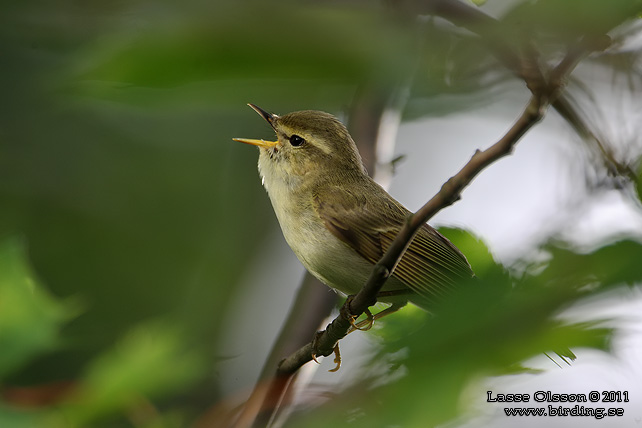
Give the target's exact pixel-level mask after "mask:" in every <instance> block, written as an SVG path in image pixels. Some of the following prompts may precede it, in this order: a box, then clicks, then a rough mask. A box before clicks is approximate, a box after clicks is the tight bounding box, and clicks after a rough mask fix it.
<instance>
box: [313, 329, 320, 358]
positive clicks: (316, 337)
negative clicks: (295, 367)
mask: <svg viewBox="0 0 642 428" xmlns="http://www.w3.org/2000/svg"><path fill="white" fill-rule="evenodd" d="M321 334H322V332H320V331H317V332H316V333H315V334H314V339H312V354H311V357H312V360H313V361H314V362H315V363H317V364H321V363H320V362H319V360H317V354H316V353H315V351H316V349H317V342H318V341H319V336H320V335H321Z"/></svg>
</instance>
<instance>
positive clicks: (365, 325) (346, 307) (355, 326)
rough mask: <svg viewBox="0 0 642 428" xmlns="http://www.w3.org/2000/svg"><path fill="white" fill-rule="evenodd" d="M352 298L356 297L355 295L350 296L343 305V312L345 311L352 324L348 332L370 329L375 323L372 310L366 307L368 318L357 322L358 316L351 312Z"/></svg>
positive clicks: (344, 314) (345, 316) (344, 313)
mask: <svg viewBox="0 0 642 428" xmlns="http://www.w3.org/2000/svg"><path fill="white" fill-rule="evenodd" d="M352 299H354V296H352V295H351V296H348V298H347V299H346V302H345V303H344V304H343V306H342V307H341V312H342V313H343V316H344V318H346V319H347V320H348V321H349V322H350V325H351V326H352V328H351V329H350V331H349V332H348V333H351V332H353V331H355V330H361V331H367V330H370V329H371V328H372V326H373V325H374V321H375V317H374V316H373V315H372V312H370V310H369V309H366V310H365V311H364V314H366V319H365V320H363V321H360V322H358V323H357V322H356V321H357V318H358V316H355V315H353V314H352V313H351V312H350V302H351V301H352Z"/></svg>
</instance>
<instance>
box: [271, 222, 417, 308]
mask: <svg viewBox="0 0 642 428" xmlns="http://www.w3.org/2000/svg"><path fill="white" fill-rule="evenodd" d="M311 229H314V230H315V233H308V234H307V235H306V239H303V240H302V239H296V240H293V239H291V237H290V236H288V235H289V233H288V232H287V231H286V230H283V234H284V236H285V238H286V241H287V242H288V244H289V245H290V248H292V251H293V252H294V253H295V254H296V256H297V258H298V259H299V260H300V261H301V263H302V264H303V266H305V268H306V269H307V270H308V271H309V272H310V273H311V274H312V275H314V276H315V277H316V278H317V279H319V280H320V281H321V282H323V283H324V284H326V285H327V286H329V287H331V288H333V289H335V290H337V291H339V292H341V293H343V294H346V295H350V294H356V293H358V292H359V290H360V289H361V287H363V285H364V284H365V283H366V281H367V279H368V277H369V276H370V274H371V272H372V269H373V267H374V266H373V265H372V263H370V262H368V261H367V260H366V259H364V258H363V257H362V256H361V255H359V254H358V253H357V252H356V251H354V250H353V249H352V248H350V247H349V246H348V245H347V244H345V243H344V242H342V241H340V240H339V239H338V238H337V237H336V236H334V235H333V234H332V233H330V232H329V231H328V230H327V229H326V228H325V227H324V226H321V227H311ZM308 230H310V229H308ZM404 289H407V287H406V285H405V284H403V283H402V282H401V281H400V280H398V279H397V278H396V277H394V276H393V277H390V278H389V279H388V281H387V282H386V284H385V285H384V287H383V289H382V290H384V291H385V290H404ZM407 298H408V296H405V297H404V296H402V299H401V300H406V299H407ZM388 300H390V301H396V300H398V299H381V301H384V302H385V301H388Z"/></svg>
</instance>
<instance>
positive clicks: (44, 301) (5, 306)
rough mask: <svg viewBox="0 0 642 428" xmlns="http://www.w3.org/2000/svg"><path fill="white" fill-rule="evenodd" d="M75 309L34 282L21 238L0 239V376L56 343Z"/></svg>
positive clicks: (2, 376)
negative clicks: (56, 298)
mask: <svg viewBox="0 0 642 428" xmlns="http://www.w3.org/2000/svg"><path fill="white" fill-rule="evenodd" d="M76 312H77V309H76V308H75V307H74V305H72V304H70V303H69V302H66V303H63V302H60V301H58V300H55V299H54V298H52V297H51V296H50V295H48V294H47V292H46V291H45V290H44V289H43V288H42V286H41V285H40V284H39V283H38V282H37V280H36V278H35V276H34V275H33V273H32V271H31V267H30V266H29V265H28V263H27V261H26V256H25V251H24V245H23V242H22V241H20V240H19V239H17V238H9V239H4V240H1V241H0V349H2V352H0V379H3V378H4V377H5V376H6V375H7V374H8V373H11V372H12V371H13V370H16V369H17V368H19V367H20V366H23V365H24V364H26V363H27V362H28V361H29V360H30V359H32V358H33V357H35V356H36V355H38V354H40V353H42V352H44V351H49V350H52V349H54V348H55V347H56V346H59V345H60V343H59V329H60V327H61V326H62V324H63V323H64V322H65V321H67V320H68V319H70V318H71V317H72V316H73V315H75V314H76Z"/></svg>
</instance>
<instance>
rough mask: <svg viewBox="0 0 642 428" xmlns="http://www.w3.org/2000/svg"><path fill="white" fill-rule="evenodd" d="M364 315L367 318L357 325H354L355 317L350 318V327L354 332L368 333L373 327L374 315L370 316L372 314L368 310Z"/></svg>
mask: <svg viewBox="0 0 642 428" xmlns="http://www.w3.org/2000/svg"><path fill="white" fill-rule="evenodd" d="M364 313H365V314H366V317H367V318H366V319H365V320H363V321H361V322H359V323H356V324H355V321H356V319H357V317H350V325H351V326H352V328H354V329H355V330H361V331H368V330H370V329H371V328H372V326H373V325H374V322H375V317H374V315H372V312H370V309H366V310H365V312H364ZM364 326H365V327H364Z"/></svg>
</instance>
